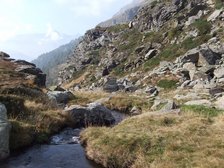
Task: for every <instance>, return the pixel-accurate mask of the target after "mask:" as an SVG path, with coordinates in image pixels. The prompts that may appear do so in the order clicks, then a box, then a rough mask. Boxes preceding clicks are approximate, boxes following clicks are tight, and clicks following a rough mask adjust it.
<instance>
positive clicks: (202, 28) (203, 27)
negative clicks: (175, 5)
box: [193, 19, 212, 36]
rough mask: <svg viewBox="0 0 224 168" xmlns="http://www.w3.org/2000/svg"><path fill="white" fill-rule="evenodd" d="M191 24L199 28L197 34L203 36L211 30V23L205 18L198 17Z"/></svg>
mask: <svg viewBox="0 0 224 168" xmlns="http://www.w3.org/2000/svg"><path fill="white" fill-rule="evenodd" d="M193 26H194V27H196V28H197V29H198V30H199V35H201V36H203V35H206V34H208V33H210V32H211V28H212V25H211V23H210V22H208V21H207V20H205V19H199V20H197V21H195V22H194V23H193Z"/></svg>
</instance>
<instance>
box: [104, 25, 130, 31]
mask: <svg viewBox="0 0 224 168" xmlns="http://www.w3.org/2000/svg"><path fill="white" fill-rule="evenodd" d="M126 28H128V25H127V24H118V25H115V26H111V27H108V29H107V31H109V32H114V33H119V32H121V31H123V30H124V29H126Z"/></svg>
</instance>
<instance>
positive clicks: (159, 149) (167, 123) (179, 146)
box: [81, 107, 224, 168]
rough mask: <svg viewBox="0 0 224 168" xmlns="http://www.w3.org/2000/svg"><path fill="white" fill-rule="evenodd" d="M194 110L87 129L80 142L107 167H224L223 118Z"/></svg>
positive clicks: (189, 109)
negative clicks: (113, 125)
mask: <svg viewBox="0 0 224 168" xmlns="http://www.w3.org/2000/svg"><path fill="white" fill-rule="evenodd" d="M186 109H187V110H186ZM191 109H192V110H191ZM194 111H195V107H192V108H191V107H188V108H186V107H185V109H183V111H182V114H181V115H175V114H167V115H152V114H150V113H146V114H142V115H140V116H137V117H132V118H129V119H126V120H125V121H123V122H122V123H120V124H119V125H117V126H115V127H113V128H95V127H92V128H88V129H86V130H85V131H84V132H82V134H81V140H82V143H83V144H84V145H86V151H87V155H88V157H89V158H90V159H93V160H94V161H96V162H97V163H101V164H102V165H104V166H105V167H111V168H114V167H116V168H119V167H133V168H142V167H144V168H148V167H157V168H159V167H161V168H163V167H167V168H169V167H170V168H173V167H203V168H204V167H209V168H211V167H220V166H221V165H224V157H223V156H224V130H223V126H224V122H223V121H224V116H223V115H222V114H221V113H219V114H217V115H216V116H214V117H213V116H209V115H208V114H209V113H194ZM196 111H198V110H196ZM208 111H209V110H208ZM205 114H206V115H205Z"/></svg>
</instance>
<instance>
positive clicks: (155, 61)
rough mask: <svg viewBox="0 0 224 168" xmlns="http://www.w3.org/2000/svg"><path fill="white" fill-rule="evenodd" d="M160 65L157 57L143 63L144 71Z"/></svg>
mask: <svg viewBox="0 0 224 168" xmlns="http://www.w3.org/2000/svg"><path fill="white" fill-rule="evenodd" d="M159 63H160V59H159V58H158V57H154V58H152V59H150V60H148V61H146V62H145V63H144V70H145V71H149V70H152V69H153V68H155V67H156V66H158V65H159Z"/></svg>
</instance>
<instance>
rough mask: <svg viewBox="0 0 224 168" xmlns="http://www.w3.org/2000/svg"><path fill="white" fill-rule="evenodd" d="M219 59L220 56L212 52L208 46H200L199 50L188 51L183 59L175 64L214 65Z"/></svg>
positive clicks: (179, 59)
mask: <svg viewBox="0 0 224 168" xmlns="http://www.w3.org/2000/svg"><path fill="white" fill-rule="evenodd" d="M220 59H221V55H220V54H218V53H215V52H213V51H212V50H211V49H210V48H209V47H208V46H206V45H202V46H200V48H194V49H192V50H189V51H188V52H187V53H186V54H185V55H184V56H183V57H180V58H178V59H177V61H176V62H179V63H182V64H185V63H187V62H192V63H194V64H195V65H197V66H205V65H215V64H216V63H217V61H219V60H220Z"/></svg>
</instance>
